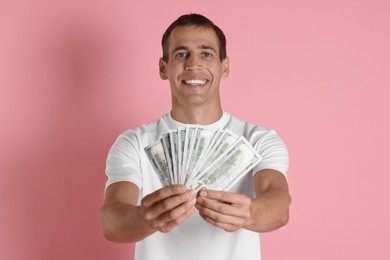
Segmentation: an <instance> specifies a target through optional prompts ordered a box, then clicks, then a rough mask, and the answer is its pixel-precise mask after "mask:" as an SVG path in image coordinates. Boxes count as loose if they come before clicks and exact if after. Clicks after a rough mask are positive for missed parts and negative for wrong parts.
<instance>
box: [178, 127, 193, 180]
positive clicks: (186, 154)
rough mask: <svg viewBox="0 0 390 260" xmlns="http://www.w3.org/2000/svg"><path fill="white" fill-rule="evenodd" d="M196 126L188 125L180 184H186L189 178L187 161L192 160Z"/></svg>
mask: <svg viewBox="0 0 390 260" xmlns="http://www.w3.org/2000/svg"><path fill="white" fill-rule="evenodd" d="M195 131H196V127H192V126H189V127H186V138H185V143H184V154H183V162H182V168H181V172H180V184H184V183H185V181H186V180H187V179H188V178H189V172H187V162H188V161H189V160H190V157H191V153H192V146H193V142H194V139H195V138H194V137H195Z"/></svg>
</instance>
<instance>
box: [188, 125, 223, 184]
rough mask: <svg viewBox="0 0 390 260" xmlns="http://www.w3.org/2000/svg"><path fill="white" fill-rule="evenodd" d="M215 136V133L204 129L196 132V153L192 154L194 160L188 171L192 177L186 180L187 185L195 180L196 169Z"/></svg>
mask: <svg viewBox="0 0 390 260" xmlns="http://www.w3.org/2000/svg"><path fill="white" fill-rule="evenodd" d="M215 135H216V132H215V131H212V130H208V129H203V128H199V129H198V131H197V132H196V134H195V144H194V148H193V149H194V151H193V153H192V156H191V157H192V158H191V161H190V165H189V169H188V171H189V172H190V176H189V178H188V179H187V180H186V183H189V182H190V181H191V180H192V179H193V173H194V172H196V169H197V168H198V166H199V163H200V161H201V158H202V156H203V155H204V154H205V151H206V149H207V147H208V146H209V145H210V142H211V140H212V139H213V138H214V137H215Z"/></svg>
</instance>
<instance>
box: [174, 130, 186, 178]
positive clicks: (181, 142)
mask: <svg viewBox="0 0 390 260" xmlns="http://www.w3.org/2000/svg"><path fill="white" fill-rule="evenodd" d="M178 138H179V139H178V149H177V150H178V167H177V168H178V171H177V176H176V178H177V184H181V173H182V168H183V157H184V148H185V140H186V128H185V127H180V128H179V129H178Z"/></svg>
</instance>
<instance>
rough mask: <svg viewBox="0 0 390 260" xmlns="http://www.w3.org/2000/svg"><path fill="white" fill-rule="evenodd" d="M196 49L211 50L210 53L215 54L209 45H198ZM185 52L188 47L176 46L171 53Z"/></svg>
mask: <svg viewBox="0 0 390 260" xmlns="http://www.w3.org/2000/svg"><path fill="white" fill-rule="evenodd" d="M198 49H202V50H212V51H215V52H216V49H215V48H214V47H212V46H211V45H205V44H202V45H199V46H198ZM183 50H184V51H187V50H189V48H188V47H186V46H177V47H176V48H174V49H173V52H176V51H183Z"/></svg>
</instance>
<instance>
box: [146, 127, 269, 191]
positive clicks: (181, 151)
mask: <svg viewBox="0 0 390 260" xmlns="http://www.w3.org/2000/svg"><path fill="white" fill-rule="evenodd" d="M145 152H146V154H147V156H148V158H149V160H150V162H151V164H152V165H153V168H154V170H155V171H156V173H157V175H158V177H159V179H160V182H161V184H162V186H169V185H172V184H185V185H186V186H187V187H189V188H191V189H192V190H194V192H198V191H199V190H201V189H203V188H206V189H215V190H228V189H229V188H230V187H231V186H232V185H234V184H235V183H236V182H237V181H238V180H239V179H240V178H241V177H243V176H244V175H245V174H246V173H248V172H249V171H250V170H252V169H253V168H254V167H255V166H256V165H257V164H258V163H259V162H260V160H261V157H260V155H259V154H258V153H257V152H256V151H255V149H254V148H253V147H252V146H251V144H250V143H249V142H248V141H247V140H246V139H245V138H244V137H238V136H237V135H235V134H234V133H232V132H231V131H229V130H227V129H226V130H208V129H204V128H202V127H190V126H188V127H181V128H178V129H175V130H172V131H170V132H168V133H165V134H163V135H162V138H161V139H160V140H159V141H158V142H156V143H155V144H152V145H150V146H148V147H145Z"/></svg>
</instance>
